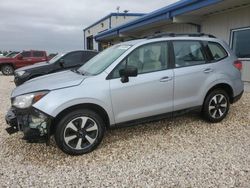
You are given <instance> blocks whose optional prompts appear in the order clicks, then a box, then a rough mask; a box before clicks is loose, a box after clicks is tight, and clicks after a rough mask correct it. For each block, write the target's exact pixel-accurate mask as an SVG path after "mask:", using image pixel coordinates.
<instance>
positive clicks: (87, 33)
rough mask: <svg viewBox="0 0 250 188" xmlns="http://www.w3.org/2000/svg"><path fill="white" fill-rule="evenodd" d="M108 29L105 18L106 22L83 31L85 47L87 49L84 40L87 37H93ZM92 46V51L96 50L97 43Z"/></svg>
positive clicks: (107, 22)
mask: <svg viewBox="0 0 250 188" xmlns="http://www.w3.org/2000/svg"><path fill="white" fill-rule="evenodd" d="M101 23H103V24H104V25H103V27H102V24H101ZM107 29H109V18H107V19H106V20H104V21H102V22H100V23H98V24H96V25H94V26H93V27H91V28H89V29H87V30H86V31H85V39H84V42H85V47H86V48H87V40H86V38H87V37H89V36H92V35H93V36H95V35H97V34H98V33H99V32H102V31H105V30H107ZM93 46H94V49H95V50H98V43H96V42H95V41H94V42H93Z"/></svg>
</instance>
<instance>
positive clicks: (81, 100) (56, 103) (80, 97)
mask: <svg viewBox="0 0 250 188" xmlns="http://www.w3.org/2000/svg"><path fill="white" fill-rule="evenodd" d="M95 88H96V90H97V91H96V92H95V91H93V90H87V89H86V88H85V89H84V90H83V88H82V87H81V86H78V87H69V88H63V89H58V90H53V91H51V92H49V93H48V94H47V95H45V96H44V97H43V98H42V99H40V100H39V101H38V102H36V103H35V104H33V107H35V108H37V109H39V110H41V111H42V112H44V113H46V114H48V115H50V116H52V117H56V116H57V115H58V114H59V113H60V112H62V111H63V110H65V109H67V108H69V107H72V106H75V105H79V104H87V103H91V104H95V105H98V106H100V107H102V108H103V109H104V110H105V111H106V112H107V114H108V116H109V120H110V124H114V117H113V112H112V104H111V102H110V96H109V90H108V87H106V88H107V90H102V91H100V90H99V88H100V87H98V86H96V87H95ZM103 88H105V87H103Z"/></svg>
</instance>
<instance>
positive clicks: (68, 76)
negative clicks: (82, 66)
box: [11, 70, 86, 97]
mask: <svg viewBox="0 0 250 188" xmlns="http://www.w3.org/2000/svg"><path fill="white" fill-rule="evenodd" d="M85 78H86V76H83V75H81V74H78V73H75V72H72V71H70V70H68V71H62V72H58V73H54V74H48V75H45V76H40V77H37V78H34V79H31V80H29V81H27V82H25V83H24V84H22V85H20V86H18V87H17V88H15V89H14V90H13V92H12V94H11V97H16V96H18V95H22V94H26V93H31V92H36V91H42V90H55V89H60V88H65V87H73V86H77V85H79V84H80V83H81V82H82V81H83V80H84V79H85Z"/></svg>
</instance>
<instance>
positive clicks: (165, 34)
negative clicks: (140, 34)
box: [147, 32, 216, 39]
mask: <svg viewBox="0 0 250 188" xmlns="http://www.w3.org/2000/svg"><path fill="white" fill-rule="evenodd" d="M180 36H188V37H209V38H216V37H215V36H214V35H211V34H205V33H167V32H164V33H156V34H154V35H151V36H149V37H147V39H154V38H161V37H180Z"/></svg>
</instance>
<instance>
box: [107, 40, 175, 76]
mask: <svg viewBox="0 0 250 188" xmlns="http://www.w3.org/2000/svg"><path fill="white" fill-rule="evenodd" d="M170 42H171V41H154V42H149V43H146V44H142V45H140V46H138V47H136V48H135V49H133V50H132V51H131V52H130V53H129V54H127V55H126V57H124V58H123V59H122V60H121V61H120V62H119V63H118V64H117V65H116V66H115V67H114V68H113V70H112V71H111V72H110V73H109V74H108V76H107V77H106V80H112V79H118V78H121V77H112V74H113V72H114V70H115V69H116V68H117V67H118V66H119V65H120V64H121V63H122V62H123V61H124V60H126V59H127V57H128V56H129V55H130V54H131V53H133V52H134V51H135V50H137V49H138V48H141V47H143V46H146V45H150V44H157V43H166V46H167V48H168V51H167V54H168V58H166V59H167V61H168V62H167V68H165V69H161V70H156V71H150V72H143V73H140V74H138V75H143V74H148V73H153V72H159V71H165V70H168V69H172V65H171V64H172V63H171V57H170V54H171V52H170ZM167 54H166V55H167ZM126 64H127V63H126Z"/></svg>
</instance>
